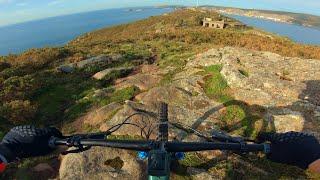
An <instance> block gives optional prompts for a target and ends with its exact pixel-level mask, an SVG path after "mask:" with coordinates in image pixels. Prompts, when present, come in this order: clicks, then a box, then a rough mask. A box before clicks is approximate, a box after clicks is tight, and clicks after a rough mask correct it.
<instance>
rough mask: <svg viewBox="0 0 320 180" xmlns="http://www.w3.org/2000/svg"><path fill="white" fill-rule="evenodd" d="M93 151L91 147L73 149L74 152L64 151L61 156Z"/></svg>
mask: <svg viewBox="0 0 320 180" xmlns="http://www.w3.org/2000/svg"><path fill="white" fill-rule="evenodd" d="M89 149H91V146H87V147H81V148H80V147H79V148H78V149H73V150H69V151H64V152H62V153H61V154H62V155H67V154H75V153H81V152H84V151H87V150H89Z"/></svg>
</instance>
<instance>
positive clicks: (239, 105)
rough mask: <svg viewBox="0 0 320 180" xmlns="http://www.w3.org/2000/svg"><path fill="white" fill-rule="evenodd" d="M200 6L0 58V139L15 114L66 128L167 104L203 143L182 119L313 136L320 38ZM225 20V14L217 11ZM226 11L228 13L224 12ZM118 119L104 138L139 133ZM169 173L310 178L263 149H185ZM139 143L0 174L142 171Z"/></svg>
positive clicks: (177, 135)
mask: <svg viewBox="0 0 320 180" xmlns="http://www.w3.org/2000/svg"><path fill="white" fill-rule="evenodd" d="M204 17H210V18H212V19H214V20H219V19H221V18H223V15H221V14H217V13H216V12H214V11H206V10H204V9H190V8H188V9H178V10H176V11H174V12H172V13H169V14H163V15H160V16H154V17H150V18H148V19H144V20H140V21H137V22H134V23H129V24H123V25H118V26H114V27H110V28H104V29H100V30H97V31H94V32H90V33H86V34H84V35H82V36H80V37H77V38H76V39H75V40H73V41H71V42H69V43H68V44H67V45H65V46H63V47H55V48H42V49H31V50H28V51H26V52H24V53H22V54H18V55H8V56H0V101H1V104H0V137H3V135H4V134H5V133H6V132H7V131H8V130H9V129H10V128H12V127H14V126H17V125H23V124H34V125H37V126H42V127H43V126H55V127H57V128H59V129H60V130H61V131H62V132H63V133H64V134H66V135H68V134H77V133H88V132H99V131H105V130H107V129H108V128H110V127H111V126H113V125H115V124H117V123H120V122H122V121H123V120H124V119H125V118H127V117H129V116H130V115H132V114H134V113H142V114H144V115H146V116H137V115H135V116H132V117H131V118H130V119H131V121H132V122H134V123H140V124H141V125H148V126H149V129H150V133H151V134H150V138H155V137H156V133H154V132H153V131H152V130H154V129H156V128H155V127H156V125H157V123H158V122H157V118H156V116H157V109H158V108H157V107H158V103H159V102H160V101H164V102H167V103H168V104H169V118H170V121H171V122H173V123H174V125H172V127H170V133H169V136H170V139H176V140H181V141H191V140H192V141H195V140H196V141H202V140H203V139H201V138H199V137H198V136H195V135H192V134H190V132H188V131H184V130H182V129H183V128H182V127H181V123H183V124H184V125H188V126H190V127H192V128H194V129H197V130H199V131H201V132H203V133H205V134H210V133H211V131H212V130H213V129H220V130H224V131H226V132H228V133H230V134H231V135H235V136H236V135H237V136H239V135H240V136H243V137H246V138H250V139H254V138H256V136H257V134H258V133H259V132H261V131H277V132H285V131H290V130H295V131H304V132H309V133H313V134H315V135H316V136H317V137H319V133H320V130H319V117H320V112H319V111H320V108H319V99H320V97H319V90H320V87H319V86H320V83H319V81H320V73H319V68H320V61H319V60H317V59H320V48H319V47H317V46H311V45H300V44H297V43H294V42H292V41H291V40H289V39H287V38H283V37H280V36H275V35H273V34H270V33H266V32H262V31H259V30H256V29H254V28H252V27H245V28H241V29H238V28H236V27H229V28H226V29H224V30H219V29H212V28H205V27H202V25H201V20H202V19H203V18H204ZM225 18H226V17H225ZM228 20H229V21H232V22H236V20H234V19H231V18H228ZM140 135H141V131H140V130H139V129H137V128H135V127H130V126H123V127H122V128H120V129H119V131H117V132H115V133H114V134H113V135H112V136H110V137H108V138H113V139H140V138H141V137H140ZM173 167H174V168H173V169H172V174H171V177H172V179H312V178H313V179H317V178H318V179H319V177H317V176H316V175H315V174H312V173H310V172H308V171H303V170H301V169H298V168H295V167H291V166H286V165H282V164H276V163H272V162H270V161H268V160H267V159H266V158H265V157H264V155H262V154H249V155H247V156H239V155H237V154H232V153H228V152H220V151H209V152H203V153H188V154H186V158H185V159H184V160H181V161H179V163H177V164H175V165H173ZM145 175H146V174H145V162H141V161H138V160H137V156H136V152H131V151H123V150H116V149H110V148H92V149H91V150H89V151H86V152H83V153H79V154H69V155H66V156H62V155H59V153H58V152H57V153H54V154H52V155H48V156H44V157H38V158H28V159H24V160H23V161H21V162H19V163H12V164H10V165H9V166H8V168H7V170H6V171H5V173H3V174H0V179H35V178H37V179H53V178H54V179H144V178H145Z"/></svg>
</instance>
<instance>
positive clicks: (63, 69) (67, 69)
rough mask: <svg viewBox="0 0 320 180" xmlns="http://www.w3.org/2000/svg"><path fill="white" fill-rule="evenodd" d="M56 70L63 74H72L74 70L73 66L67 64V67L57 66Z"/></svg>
mask: <svg viewBox="0 0 320 180" xmlns="http://www.w3.org/2000/svg"><path fill="white" fill-rule="evenodd" d="M57 70H58V71H59V72H63V73H72V72H73V71H74V70H75V68H74V66H73V64H69V65H62V66H59V67H58V68H57Z"/></svg>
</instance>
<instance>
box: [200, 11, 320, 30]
mask: <svg viewBox="0 0 320 180" xmlns="http://www.w3.org/2000/svg"><path fill="white" fill-rule="evenodd" d="M202 8H203V9H212V10H214V11H216V12H218V13H221V14H230V15H239V16H247V17H254V18H260V19H265V20H270V21H275V22H282V23H288V24H298V25H302V26H307V27H315V28H320V17H319V16H315V15H310V14H300V13H292V12H280V11H269V10H256V9H239V8H229V7H217V6H203V7H202Z"/></svg>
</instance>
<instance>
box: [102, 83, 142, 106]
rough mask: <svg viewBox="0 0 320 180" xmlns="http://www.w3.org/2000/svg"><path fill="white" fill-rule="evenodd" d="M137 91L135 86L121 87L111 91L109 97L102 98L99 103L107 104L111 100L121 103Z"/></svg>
mask: <svg viewBox="0 0 320 180" xmlns="http://www.w3.org/2000/svg"><path fill="white" fill-rule="evenodd" d="M138 92H139V89H138V88H137V87H135V86H132V87H127V88H123V89H120V90H117V91H115V92H113V93H112V94H111V95H110V96H109V97H106V98H104V99H102V100H101V101H100V104H101V105H107V104H110V103H112V102H118V103H123V102H124V101H125V100H130V99H132V98H133V97H134V96H135V95H136V94H137V93H138Z"/></svg>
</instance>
